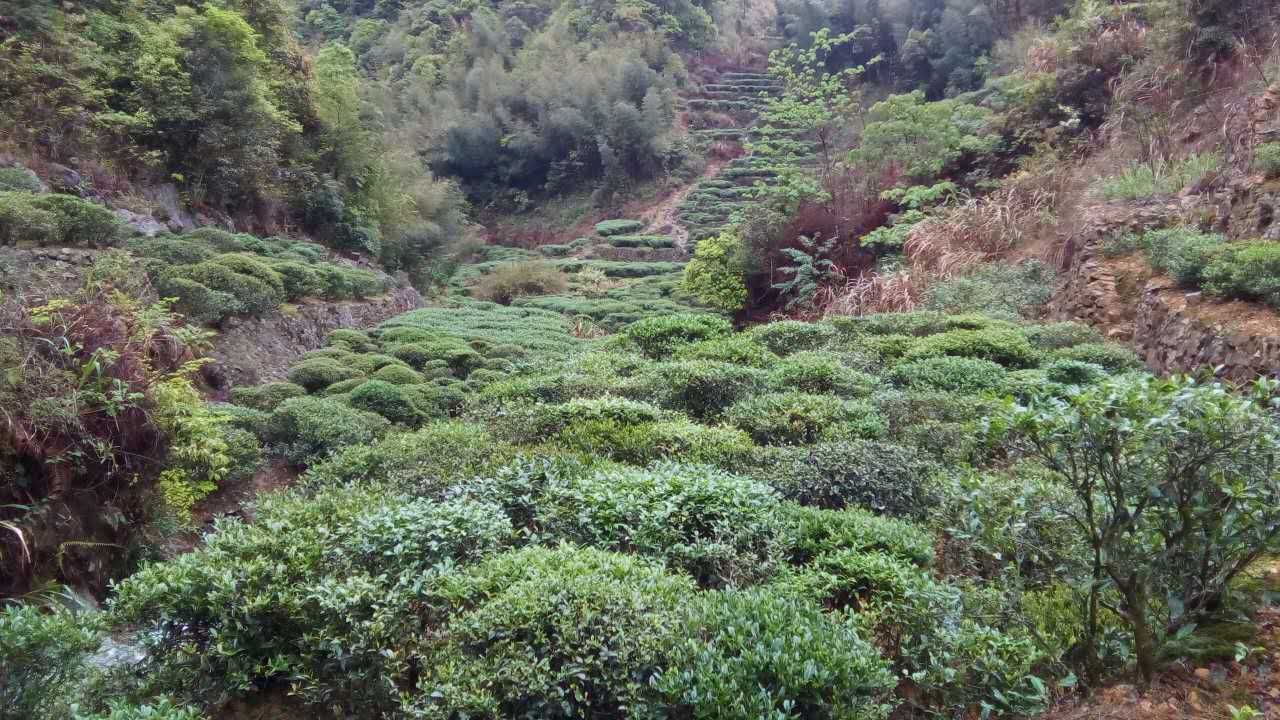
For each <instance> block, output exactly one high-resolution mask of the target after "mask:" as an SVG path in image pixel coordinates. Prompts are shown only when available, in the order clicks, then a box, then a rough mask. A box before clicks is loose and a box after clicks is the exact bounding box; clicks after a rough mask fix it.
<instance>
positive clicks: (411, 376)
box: [369, 364, 422, 385]
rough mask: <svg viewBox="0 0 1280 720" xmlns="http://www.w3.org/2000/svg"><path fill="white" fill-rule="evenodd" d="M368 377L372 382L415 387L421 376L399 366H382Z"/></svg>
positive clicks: (420, 380)
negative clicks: (378, 381) (377, 381)
mask: <svg viewBox="0 0 1280 720" xmlns="http://www.w3.org/2000/svg"><path fill="white" fill-rule="evenodd" d="M369 377H370V378H371V379H373V380H381V381H382V382H386V383H391V384H393V385H417V384H418V383H420V382H422V375H420V374H418V373H416V372H414V370H413V369H412V368H409V367H405V366H404V365H400V364H389V365H383V366H382V367H380V368H378V369H377V370H375V371H374V372H373V373H371V374H370V375H369Z"/></svg>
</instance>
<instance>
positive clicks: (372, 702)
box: [113, 487, 511, 716]
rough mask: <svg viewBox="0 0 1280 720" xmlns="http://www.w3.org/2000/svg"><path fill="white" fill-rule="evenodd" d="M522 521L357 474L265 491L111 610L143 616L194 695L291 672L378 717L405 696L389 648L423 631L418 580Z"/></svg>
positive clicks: (482, 548) (148, 637) (495, 543)
mask: <svg viewBox="0 0 1280 720" xmlns="http://www.w3.org/2000/svg"><path fill="white" fill-rule="evenodd" d="M510 534H511V526H510V524H509V523H508V522H507V520H506V518H505V517H504V516H503V515H502V513H501V512H500V511H499V510H498V509H497V508H496V507H494V506H491V505H484V504H479V503H474V502H471V501H465V500H459V501H453V502H447V503H441V504H437V503H433V502H431V501H427V500H421V499H414V498H412V497H408V496H402V495H395V494H391V495H388V494H386V493H385V491H384V490H382V489H374V488H362V489H356V488H353V487H344V488H339V489H334V490H329V491H325V492H321V493H319V494H316V495H306V494H300V493H285V494H279V495H267V496H264V497H263V498H261V499H260V500H259V502H258V506H257V509H256V522H253V523H243V522H240V521H238V520H231V521H226V522H221V523H219V525H218V527H217V529H216V531H215V532H214V533H212V534H211V535H210V536H209V537H208V538H207V539H206V543H205V545H204V546H203V547H201V548H199V549H197V550H196V551H195V552H192V553H188V554H186V555H183V556H181V557H180V558H178V559H176V560H175V561H173V562H169V563H165V564H159V565H153V566H150V567H148V568H145V569H143V570H142V571H140V572H138V573H137V574H135V575H134V576H133V577H131V578H130V579H129V580H128V581H126V582H125V583H123V584H122V585H121V586H120V588H119V589H118V592H117V593H116V597H115V600H114V605H113V611H114V612H115V613H116V615H117V617H119V618H121V619H123V620H125V621H127V622H130V623H134V624H136V625H138V626H140V627H141V628H144V630H145V632H144V633H143V635H142V637H143V639H144V640H145V641H147V642H148V643H149V644H150V646H151V647H150V652H149V653H148V659H147V664H146V668H147V673H148V675H149V676H150V677H151V678H152V680H153V681H154V682H157V683H162V684H164V685H168V686H170V687H172V688H174V689H175V690H178V691H180V692H182V693H184V694H185V695H186V696H187V697H189V698H191V699H199V700H213V699H216V698H217V692H218V691H217V688H219V687H244V686H248V685H250V684H253V683H266V682H268V681H269V680H270V679H271V678H273V677H274V676H276V675H278V674H279V673H281V672H286V673H288V674H289V675H290V676H291V677H295V678H299V679H304V678H305V682H304V685H305V689H302V688H300V691H301V692H302V693H303V698H304V699H305V700H307V701H309V702H313V703H317V704H319V705H332V706H338V707H346V708H349V709H350V710H351V711H353V712H359V713H361V714H362V715H365V716H371V715H376V714H379V712H385V711H388V710H390V709H391V708H393V707H394V706H395V704H396V702H397V698H396V693H395V690H394V687H392V686H390V685H389V683H388V681H389V680H394V679H395V678H396V677H397V676H398V675H400V673H402V672H404V670H405V668H404V667H403V666H402V665H400V663H399V662H398V661H397V660H396V659H395V658H394V657H392V656H390V655H389V654H388V653H387V652H386V650H388V649H399V650H400V651H401V652H405V651H406V650H407V649H408V646H409V645H410V644H411V640H410V639H411V638H412V637H413V636H414V635H415V633H414V632H413V630H412V629H413V628H414V627H416V626H417V625H418V622H419V620H418V619H417V618H416V617H415V615H414V613H413V612H410V611H406V608H407V607H408V605H409V602H410V600H409V599H410V598H411V597H413V595H414V594H415V591H414V590H413V589H412V581H413V579H414V578H417V577H419V576H420V575H421V574H422V573H424V572H428V571H430V570H431V569H432V568H439V567H444V566H446V565H447V564H453V563H458V562H465V561H467V560H474V559H477V558H480V557H483V556H485V555H487V554H490V553H492V552H494V551H495V550H497V549H498V548H499V547H501V546H502V545H503V544H504V543H505V542H506V541H507V540H508V539H509V537H510ZM402 572H404V573H405V575H404V582H401V581H400V577H401V575H400V573H402ZM211 631H214V632H217V640H216V641H211V638H210V636H209V633H210V632H211ZM214 642H216V646H215V645H214ZM215 647H216V648H217V650H215ZM197 658H204V661H203V662H200V663H193V660H195V659H197Z"/></svg>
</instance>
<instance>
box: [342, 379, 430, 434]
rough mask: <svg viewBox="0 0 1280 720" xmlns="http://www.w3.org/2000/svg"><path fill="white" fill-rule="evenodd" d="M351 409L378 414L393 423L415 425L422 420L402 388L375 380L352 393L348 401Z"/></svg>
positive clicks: (363, 384) (360, 386)
mask: <svg viewBox="0 0 1280 720" xmlns="http://www.w3.org/2000/svg"><path fill="white" fill-rule="evenodd" d="M347 402H348V403H350V405H351V407H354V408H357V409H359V410H366V411H368V412H372V413H377V414H379V415H381V416H382V417H384V418H386V419H388V420H390V421H391V422H393V423H399V424H402V425H413V424H415V423H416V422H417V421H418V420H419V419H420V418H421V415H420V413H419V412H418V409H417V407H416V406H415V405H414V403H412V402H410V400H409V398H408V397H406V395H405V393H404V391H403V390H402V386H401V385H398V384H395V385H393V384H392V383H389V382H385V381H383V380H379V379H374V380H369V381H368V382H365V383H362V384H361V385H359V386H357V387H356V388H355V389H353V390H352V391H351V397H350V399H348V401H347Z"/></svg>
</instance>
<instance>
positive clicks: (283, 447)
mask: <svg viewBox="0 0 1280 720" xmlns="http://www.w3.org/2000/svg"><path fill="white" fill-rule="evenodd" d="M387 425H388V423H387V421H386V419H384V418H383V417H382V416H380V415H375V414H374V413H371V412H364V411H361V410H356V409H353V408H351V407H348V406H346V405H343V404H342V403H340V402H337V401H336V400H332V399H329V398H316V397H299V398H293V399H291V400H285V401H284V402H283V403H280V405H279V406H277V407H276V409H275V410H274V411H272V413H271V416H270V417H269V418H267V421H266V426H265V428H264V429H263V435H262V439H263V442H265V443H266V444H267V445H268V446H270V447H271V449H272V451H273V452H275V453H276V454H278V455H280V456H281V457H283V458H285V459H286V460H288V461H290V462H292V463H294V464H298V465H305V464H309V463H312V462H315V461H317V460H320V459H323V458H324V457H325V456H326V455H329V454H331V453H333V452H336V451H337V450H341V449H342V448H344V447H346V446H348V445H358V444H362V443H369V442H372V441H374V440H376V439H377V438H378V437H379V436H380V435H382V433H383V432H384V431H385V430H386V428H387Z"/></svg>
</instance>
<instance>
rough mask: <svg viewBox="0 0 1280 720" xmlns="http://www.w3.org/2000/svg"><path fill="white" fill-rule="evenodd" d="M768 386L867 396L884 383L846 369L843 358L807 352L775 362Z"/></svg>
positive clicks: (823, 393)
mask: <svg viewBox="0 0 1280 720" xmlns="http://www.w3.org/2000/svg"><path fill="white" fill-rule="evenodd" d="M767 383H768V387H769V388H770V389H772V390H774V391H776V392H785V391H787V390H796V391H799V392H805V393H815V394H819V395H828V394H829V395H840V396H842V397H866V396H867V395H870V394H871V392H872V390H874V389H875V387H876V386H877V385H879V384H880V381H879V379H877V378H876V377H874V376H872V375H868V374H867V373H864V372H860V371H858V370H852V369H850V368H848V367H846V366H845V365H844V364H842V363H841V362H840V359H839V356H836V355H833V354H831V353H827V352H813V351H804V352H798V353H795V354H794V355H789V356H787V357H785V358H783V359H782V360H779V361H778V362H776V363H774V365H773V367H772V368H771V369H770V370H769V377H768V381H767Z"/></svg>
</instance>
